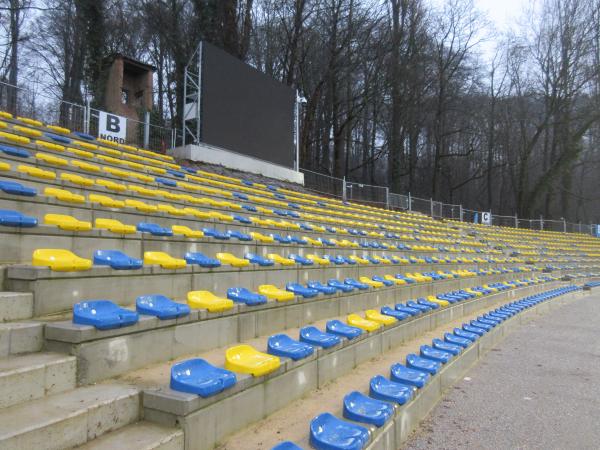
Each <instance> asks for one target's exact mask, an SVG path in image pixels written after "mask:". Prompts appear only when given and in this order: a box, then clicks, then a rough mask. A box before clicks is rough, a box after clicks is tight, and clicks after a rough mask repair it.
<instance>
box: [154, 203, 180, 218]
mask: <svg viewBox="0 0 600 450" xmlns="http://www.w3.org/2000/svg"><path fill="white" fill-rule="evenodd" d="M157 207H158V210H159V211H162V212H166V213H167V214H171V215H173V216H185V215H186V214H187V213H186V212H185V210H183V209H179V208H175V207H174V206H173V205H165V204H164V203H160V204H158V205H157Z"/></svg>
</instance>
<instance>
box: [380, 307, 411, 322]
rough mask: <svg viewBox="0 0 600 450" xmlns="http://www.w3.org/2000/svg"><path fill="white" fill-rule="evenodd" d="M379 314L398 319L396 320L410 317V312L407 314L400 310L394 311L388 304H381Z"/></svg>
mask: <svg viewBox="0 0 600 450" xmlns="http://www.w3.org/2000/svg"><path fill="white" fill-rule="evenodd" d="M381 314H384V315H386V316H391V317H394V318H395V319H398V320H405V319H408V318H409V317H410V314H407V313H405V312H402V311H396V310H395V309H392V308H390V307H389V306H383V307H382V308H381Z"/></svg>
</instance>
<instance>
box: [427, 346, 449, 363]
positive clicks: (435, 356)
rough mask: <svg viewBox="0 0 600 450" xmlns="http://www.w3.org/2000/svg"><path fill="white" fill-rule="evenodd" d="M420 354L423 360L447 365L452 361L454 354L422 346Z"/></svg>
mask: <svg viewBox="0 0 600 450" xmlns="http://www.w3.org/2000/svg"><path fill="white" fill-rule="evenodd" d="M420 354H421V357H422V358H425V359H430V360H431V361H437V362H441V363H442V364H446V363H447V362H448V361H450V360H451V359H452V353H448V352H445V351H443V350H438V349H435V348H433V347H432V346H431V345H421V348H420Z"/></svg>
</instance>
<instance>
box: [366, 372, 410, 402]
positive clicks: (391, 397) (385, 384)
mask: <svg viewBox="0 0 600 450" xmlns="http://www.w3.org/2000/svg"><path fill="white" fill-rule="evenodd" d="M416 391H417V388H416V387H415V386H412V385H409V384H403V383H398V382H396V381H390V380H388V379H387V378H385V377H384V376H383V375H376V376H374V377H373V378H371V381H370V383H369V395H370V396H371V397H373V398H376V399H378V400H383V401H386V402H394V403H398V404H399V405H404V404H405V403H407V402H408V401H410V400H411V399H412V397H413V395H414V393H415V392H416Z"/></svg>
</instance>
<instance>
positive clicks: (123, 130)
mask: <svg viewBox="0 0 600 450" xmlns="http://www.w3.org/2000/svg"><path fill="white" fill-rule="evenodd" d="M98 137H99V138H102V139H107V140H109V141H115V142H119V143H122V144H124V143H125V141H126V138H127V119H126V118H125V117H121V116H117V115H116V114H110V113H107V112H104V111H100V115H99V124H98Z"/></svg>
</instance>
